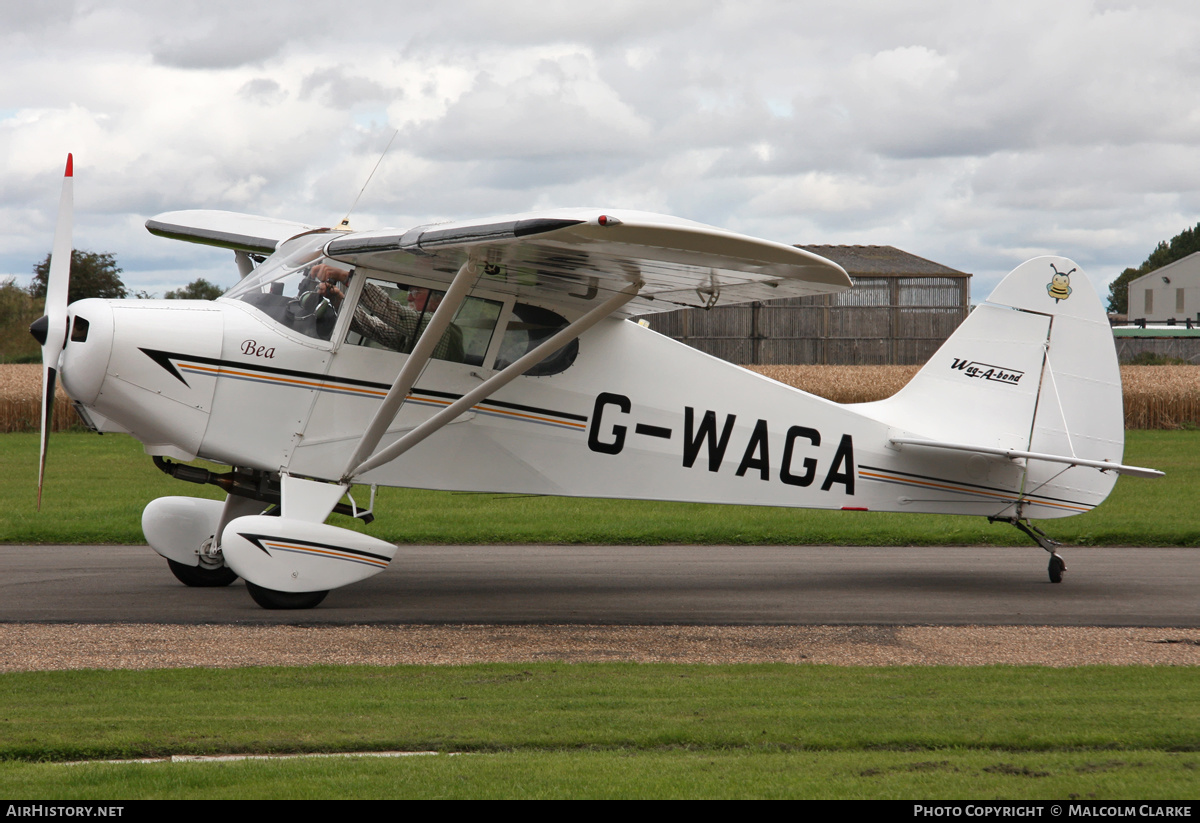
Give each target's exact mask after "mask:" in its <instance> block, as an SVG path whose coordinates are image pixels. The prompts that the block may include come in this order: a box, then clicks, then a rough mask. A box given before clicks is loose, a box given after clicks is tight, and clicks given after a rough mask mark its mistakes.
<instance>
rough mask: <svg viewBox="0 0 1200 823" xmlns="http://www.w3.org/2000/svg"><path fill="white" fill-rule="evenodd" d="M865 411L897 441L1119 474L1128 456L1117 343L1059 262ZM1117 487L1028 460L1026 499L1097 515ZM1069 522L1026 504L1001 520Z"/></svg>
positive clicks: (1017, 279) (1004, 297)
mask: <svg viewBox="0 0 1200 823" xmlns="http://www.w3.org/2000/svg"><path fill="white" fill-rule="evenodd" d="M859 408H861V409H862V410H863V411H865V412H867V413H868V414H870V415H871V416H873V417H876V418H877V419H879V420H882V421H884V422H886V423H887V424H888V425H890V426H892V427H894V429H895V430H896V435H897V436H901V437H904V436H916V437H925V438H929V439H930V440H937V441H943V442H956V443H968V444H976V445H979V446H982V447H987V448H1001V449H1015V450H1019V451H1027V452H1039V453H1043V454H1050V455H1062V456H1067V457H1079V458H1084V459H1087V460H1099V461H1111V462H1114V463H1120V462H1121V458H1122V452H1123V451H1124V443H1125V430H1124V411H1123V403H1122V397H1121V374H1120V369H1119V367H1118V365H1117V355H1116V347H1115V345H1114V343H1113V337H1112V332H1111V330H1110V329H1109V325H1108V320H1107V317H1106V315H1105V313H1104V309H1103V307H1102V306H1101V304H1100V299H1099V297H1098V296H1097V294H1096V291H1095V289H1093V288H1092V285H1091V283H1090V282H1089V281H1088V278H1087V276H1086V275H1085V274H1084V273H1083V272H1082V271H1080V269H1079V267H1078V266H1076V265H1075V264H1074V263H1073V262H1071V261H1070V260H1067V259H1066V258H1063V257H1038V258H1034V259H1033V260H1030V261H1028V262H1026V263H1023V264H1022V265H1020V266H1018V267H1017V268H1016V269H1014V270H1013V271H1012V272H1011V273H1010V274H1009V275H1008V276H1007V277H1005V278H1004V280H1003V281H1001V283H1000V285H998V286H997V287H996V289H995V291H993V292H992V294H991V295H990V296H989V297H988V299H987V300H986V301H985V302H984V303H983V304H982V305H980V306H978V307H976V308H975V310H974V311H973V312H971V314H970V315H969V316H968V317H967V319H966V320H965V321H964V322H963V323H962V325H961V326H959V328H958V329H957V330H956V331H955V332H954V334H953V335H951V336H950V338H949V339H948V340H947V341H946V342H945V343H944V344H943V345H942V347H941V348H940V349H938V351H937V353H936V354H934V356H933V357H932V358H930V360H929V362H928V363H927V364H926V365H925V366H924V368H922V369H921V371H920V372H918V374H917V375H916V376H915V377H914V378H913V379H912V381H911V382H910V383H909V384H908V385H907V386H905V387H904V389H902V390H901V391H900V392H899V393H897V394H896V395H895V396H894V397H891V398H889V399H887V400H883V401H880V402H878V403H867V404H862V405H861V406H859ZM1115 481H1116V474H1115V473H1112V472H1100V471H1097V470H1095V469H1093V468H1086V467H1070V466H1066V465H1064V464H1062V463H1054V462H1048V461H1044V460H1032V459H1031V460H1028V461H1027V469H1026V476H1025V481H1024V490H1025V493H1026V494H1037V495H1038V497H1039V499H1041V500H1053V499H1054V498H1056V497H1059V496H1061V497H1063V498H1066V499H1071V500H1076V501H1078V500H1086V501H1087V502H1088V503H1089V504H1090V505H1093V506H1094V505H1096V504H1098V503H1099V502H1100V501H1102V500H1103V499H1104V498H1105V497H1106V496H1107V495H1108V493H1109V491H1110V490H1111V489H1112V486H1113V483H1114V482H1115ZM1012 508H1014V509H1015V507H1012ZM1064 513H1074V512H1073V511H1072V512H1064V511H1055V510H1054V509H1053V507H1052V505H1051V504H1047V503H1030V502H1026V503H1025V504H1024V510H1023V511H1021V512H1017V511H1006V512H1002V513H998V514H1003V515H1004V516H1017V515H1021V516H1028V517H1050V516H1055V515H1062V514H1064Z"/></svg>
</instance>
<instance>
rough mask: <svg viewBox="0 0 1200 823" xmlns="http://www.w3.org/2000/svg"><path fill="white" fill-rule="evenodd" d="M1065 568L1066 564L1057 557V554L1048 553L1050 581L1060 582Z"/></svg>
mask: <svg viewBox="0 0 1200 823" xmlns="http://www.w3.org/2000/svg"><path fill="white" fill-rule="evenodd" d="M1066 570H1067V564H1066V562H1065V561H1064V560H1063V559H1062V558H1061V557H1059V556H1058V555H1057V554H1052V555H1050V569H1049V572H1050V582H1051V583H1061V582H1062V579H1063V572H1065V571H1066Z"/></svg>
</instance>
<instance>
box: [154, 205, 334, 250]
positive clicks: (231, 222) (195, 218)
mask: <svg viewBox="0 0 1200 823" xmlns="http://www.w3.org/2000/svg"><path fill="white" fill-rule="evenodd" d="M146 228H147V229H148V230H149V231H150V233H151V234H156V235H158V236H159V237H169V238H171V239H172V240H185V241H187V242H189V243H199V244H201V245H204V246H216V247H217V248H221V249H231V250H232V251H235V252H237V251H240V252H246V253H248V254H258V255H268V254H271V253H273V252H274V251H275V249H276V247H277V246H278V245H279V244H280V243H282V242H283V241H284V240H287V239H289V238H292V237H295V236H296V235H298V234H303V233H304V232H307V231H312V230H313V229H314V228H316V227H315V226H308V225H305V224H304V223H296V222H294V221H291V220H277V219H275V218H273V217H259V216H258V215H254V214H239V213H238V212H232V211H214V210H210V209H190V210H187V211H169V212H164V213H163V214H159V215H156V216H155V217H152V218H150V219H149V220H147V221H146Z"/></svg>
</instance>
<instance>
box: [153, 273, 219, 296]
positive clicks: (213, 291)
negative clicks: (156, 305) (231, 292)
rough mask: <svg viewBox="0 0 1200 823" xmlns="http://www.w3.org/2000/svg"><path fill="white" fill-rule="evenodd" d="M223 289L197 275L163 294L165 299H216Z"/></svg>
mask: <svg viewBox="0 0 1200 823" xmlns="http://www.w3.org/2000/svg"><path fill="white" fill-rule="evenodd" d="M224 293H225V289H223V288H221V287H220V286H218V285H216V284H215V283H210V282H208V281H207V280H205V279H204V278H203V277H199V278H197V279H195V280H193V281H192V282H191V283H188V284H187V285H186V286H184V287H183V288H182V289H172V290H171V291H169V292H167V293H166V294H164V295H163V297H165V298H166V299H167V300H216V299H217V298H218V297H220V296H221V295H222V294H224Z"/></svg>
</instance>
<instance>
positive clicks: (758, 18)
mask: <svg viewBox="0 0 1200 823" xmlns="http://www.w3.org/2000/svg"><path fill="white" fill-rule="evenodd" d="M9 5H10V6H12V8H7V7H6V15H5V21H6V26H5V29H4V31H2V32H0V62H2V63H3V69H4V71H3V72H0V215H2V216H4V217H5V221H4V223H3V225H4V226H5V227H6V228H4V229H3V230H0V249H2V251H0V274H7V273H12V274H18V275H22V276H24V275H25V274H26V273H27V272H28V270H29V268H30V267H31V266H32V263H33V261H35V260H36V259H40V258H41V257H42V256H43V255H44V254H45V249H46V248H47V247H48V245H49V242H50V234H51V233H52V223H53V213H52V210H53V208H54V205H55V203H56V198H57V185H58V184H57V179H58V176H59V175H61V168H62V162H63V159H64V157H65V154H66V152H67V151H74V152H75V153H76V159H77V163H78V171H77V175H78V176H77V183H76V185H77V203H78V216H77V225H78V232H77V233H78V235H79V237H80V241H79V244H80V245H81V246H83V247H88V246H89V245H90V246H91V247H93V248H97V249H100V250H105V251H113V252H114V253H116V254H117V256H118V259H119V260H120V261H121V262H122V265H124V266H125V269H126V274H125V276H126V280H127V282H129V283H130V284H131V285H135V287H138V288H143V287H146V286H144V285H142V284H149V285H153V287H154V288H153V289H151V290H157V291H163V290H165V288H170V287H175V286H178V285H182V283H185V282H187V281H188V280H190V279H194V278H193V277H192V276H190V275H191V274H192V271H191V270H189V269H188V268H187V264H186V261H187V260H188V259H195V260H198V261H200V262H199V263H197V265H198V266H200V267H201V269H203V270H204V271H206V272H209V273H211V272H213V271H217V270H220V268H221V267H223V266H226V265H228V264H227V262H224V257H211V256H206V255H208V254H209V253H208V252H206V251H203V250H197V249H191V248H189V247H187V246H182V245H180V244H171V243H169V242H168V241H164V240H161V239H158V238H153V237H150V236H149V235H148V234H146V233H145V232H144V231H143V230H142V229H141V225H142V223H143V222H144V221H145V219H146V218H147V217H149V216H151V215H152V214H154V213H156V212H158V211H161V210H166V209H174V208H193V207H195V208H227V209H235V210H244V211H252V212H261V213H267V214H273V215H278V216H284V217H291V218H295V219H301V220H310V221H316V222H324V221H328V222H335V221H336V220H337V219H340V217H341V215H342V214H344V213H345V211H346V210H347V209H348V208H349V205H350V203H351V202H353V200H354V198H355V197H356V196H357V195H358V191H359V189H360V188H361V187H362V184H363V181H364V180H365V179H366V177H367V175H368V173H369V172H370V171H371V168H372V167H373V166H374V164H375V162H376V161H377V160H378V156H379V153H380V152H381V151H382V150H383V147H384V146H385V145H386V144H387V142H388V140H389V139H390V138H391V137H392V135H393V133H394V132H395V131H396V130H397V129H398V130H399V135H398V136H397V138H396V142H395V144H394V145H393V148H392V150H391V152H390V154H389V156H388V158H387V159H386V160H385V161H384V163H383V165H382V166H381V167H380V169H379V171H378V172H377V173H376V176H375V178H374V179H373V180H372V182H371V184H370V186H369V187H368V188H367V190H366V193H365V194H364V195H363V198H362V201H361V202H360V205H359V207H358V210H357V211H356V213H355V216H354V220H355V223H356V225H359V226H360V227H364V228H368V227H371V226H372V225H383V224H390V225H401V226H402V225H409V224H414V223H417V222H426V221H428V220H431V219H438V218H450V217H459V216H469V215H480V214H486V213H491V212H495V213H507V212H512V211H519V210H524V209H529V208H536V207H543V206H562V205H579V204H596V205H614V206H632V207H638V208H647V209H651V210H662V211H669V212H676V213H680V214H682V215H683V216H686V217H691V218H694V219H699V220H702V221H705V222H711V223H717V224H720V225H725V226H728V227H730V228H734V229H738V230H742V231H747V232H750V233H754V234H761V235H763V236H767V237H770V238H772V239H776V240H784V241H791V242H800V241H803V242H817V243H820V242H859V243H893V244H896V245H900V246H902V247H903V248H906V249H908V250H909V251H912V252H914V253H916V254H919V255H922V256H924V257H929V258H932V259H935V260H939V262H943V263H945V264H947V265H950V266H954V267H956V268H961V269H965V270H968V271H973V272H976V273H977V275H979V283H977V285H976V287H975V293H976V296H977V297H979V296H982V295H983V293H986V291H987V290H988V288H987V284H988V282H989V281H990V280H992V279H994V278H996V277H998V276H999V275H1000V274H1002V273H1003V272H1004V271H1006V270H1007V269H1008V268H1011V267H1012V266H1013V265H1015V264H1016V263H1018V262H1020V260H1019V259H1016V258H1017V257H1018V256H1019V255H1021V254H1025V253H1029V252H1043V251H1053V252H1055V253H1064V254H1067V255H1069V256H1072V257H1075V258H1076V259H1078V260H1079V261H1080V262H1081V263H1084V264H1085V265H1086V266H1087V267H1088V268H1089V269H1090V270H1091V273H1092V275H1093V278H1094V279H1097V280H1098V281H1106V280H1107V279H1109V278H1111V277H1113V276H1115V275H1116V274H1117V273H1119V272H1120V270H1121V269H1122V268H1124V267H1125V266H1128V265H1136V264H1137V263H1139V262H1141V260H1142V259H1143V258H1144V257H1145V255H1146V254H1147V253H1149V251H1150V250H1151V249H1152V248H1153V247H1154V245H1155V244H1156V243H1157V242H1158V241H1159V240H1162V239H1166V238H1169V237H1170V236H1171V235H1173V234H1175V233H1177V232H1178V231H1180V230H1181V229H1183V228H1185V227H1187V226H1190V225H1193V224H1195V223H1196V222H1197V219H1200V170H1198V169H1200V166H1197V164H1196V163H1195V162H1194V157H1195V155H1196V152H1197V150H1198V149H1200V103H1197V102H1195V100H1196V98H1195V95H1194V93H1193V92H1192V86H1193V84H1194V78H1195V77H1196V76H1197V74H1198V69H1200V65H1198V64H1200V56H1198V54H1197V52H1196V50H1195V48H1194V43H1195V42H1196V41H1197V39H1198V38H1197V35H1198V34H1200V11H1196V10H1195V7H1194V5H1192V4H1190V3H1183V2H1163V3H1155V4H1151V5H1144V6H1143V5H1138V4H1133V3H1119V2H1112V3H1101V2H1091V0H1064V2H1062V3H1056V4H1053V5H1052V6H1047V5H1045V4H1042V3H1034V2H1032V1H1031V0H1016V1H1015V2H1004V3H1001V2H984V3H971V4H962V3H948V2H942V1H941V0H913V1H911V2H896V3H883V2H876V3H862V4H846V3H841V2H832V0H829V1H828V2H824V1H823V0H822V2H812V3H805V4H793V3H787V2H782V0H779V1H776V0H743V2H737V3H735V2H715V3H713V2H675V3H672V2H664V3H655V4H650V5H647V4H643V3H633V2H627V1H626V0H613V2H609V3H606V4H604V5H603V6H601V7H591V6H589V7H579V6H572V5H570V4H545V3H534V2H524V0H522V1H521V2H510V3H506V4H503V5H498V4H494V3H487V2H482V1H481V0H474V1H472V2H459V3H448V4H441V5H436V6H435V5H430V4H426V3H415V2H414V3H399V4H397V3H394V2H384V1H383V0H372V1H371V2H347V3H343V4H341V5H339V6H336V7H331V6H329V5H328V4H326V3H314V2H291V3H281V2H258V3H253V4H247V3H243V2H232V0H205V1H204V2H201V0H186V2H181V3H174V4H169V5H168V4H162V3H157V2H149V0H124V1H123V2H121V1H119V0H118V1H116V2H106V3H103V4H85V3H70V2H55V3H36V4H32V3H25V4H9ZM167 249H169V251H167ZM189 255H191V257H189ZM171 272H176V273H177V274H178V276H179V277H181V278H186V279H182V280H181V281H180V282H177V283H170V282H165V283H164V282H162V281H163V280H164V278H167V277H170V276H172V275H171V274H170V273H171ZM197 276H207V275H197ZM209 279H213V277H209Z"/></svg>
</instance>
